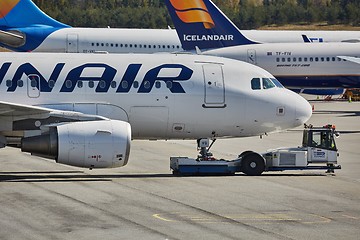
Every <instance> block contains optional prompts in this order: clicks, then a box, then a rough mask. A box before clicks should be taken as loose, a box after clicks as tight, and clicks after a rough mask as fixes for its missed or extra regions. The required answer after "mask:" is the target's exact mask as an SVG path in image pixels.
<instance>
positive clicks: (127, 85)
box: [121, 80, 129, 89]
mask: <svg viewBox="0 0 360 240" xmlns="http://www.w3.org/2000/svg"><path fill="white" fill-rule="evenodd" d="M128 87H129V83H128V81H126V80H125V81H122V82H121V88H123V89H127V88H128Z"/></svg>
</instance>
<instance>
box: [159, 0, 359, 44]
mask: <svg viewBox="0 0 360 240" xmlns="http://www.w3.org/2000/svg"><path fill="white" fill-rule="evenodd" d="M165 3H166V6H167V8H168V10H169V13H170V16H171V18H172V20H173V23H174V25H175V28H176V30H177V32H178V35H179V38H180V41H181V44H182V46H183V48H184V49H185V50H194V49H195V48H194V46H197V47H198V48H200V49H213V48H219V47H230V46H238V45H246V44H259V43H301V42H302V43H304V42H360V31H263V30H261V31H256V30H248V31H246V30H241V31H240V30H239V29H238V28H237V27H236V26H235V24H234V23H232V22H231V20H230V19H229V18H227V17H226V15H225V14H224V13H223V12H222V11H221V10H220V9H219V8H218V7H217V6H216V5H215V4H214V3H213V2H212V1H211V0H192V1H183V0H165Z"/></svg>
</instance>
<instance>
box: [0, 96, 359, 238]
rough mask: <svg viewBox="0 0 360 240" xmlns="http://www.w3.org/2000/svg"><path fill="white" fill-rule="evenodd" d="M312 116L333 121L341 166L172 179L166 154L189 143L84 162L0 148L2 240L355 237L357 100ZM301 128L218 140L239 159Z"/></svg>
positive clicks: (220, 151)
mask: <svg viewBox="0 0 360 240" xmlns="http://www.w3.org/2000/svg"><path fill="white" fill-rule="evenodd" d="M311 104H313V105H314V110H315V111H314V114H313V116H312V118H311V119H310V121H309V123H312V124H314V125H324V124H327V123H332V124H335V125H336V126H337V129H338V130H339V131H340V132H341V136H340V138H338V139H337V146H338V148H339V151H340V157H339V164H341V165H342V169H341V170H338V171H336V172H335V174H326V173H325V172H324V171H285V172H268V173H264V174H263V175H262V176H257V177H251V176H245V175H243V174H241V173H239V174H236V175H235V176H225V177H224V176H207V177H174V176H172V175H171V171H170V169H169V157H170V156H189V157H195V156H196V155H197V151H196V145H195V141H156V142H155V141H134V142H133V143H132V148H131V157H130V161H129V164H128V165H127V166H126V167H123V168H118V169H106V170H91V171H90V170H86V169H85V170H84V169H79V168H73V167H69V166H65V165H59V164H56V163H54V162H53V161H51V160H46V159H42V158H38V157H33V156H30V155H28V154H25V153H21V152H20V151H19V150H18V149H13V148H5V149H1V150H0V164H1V170H0V195H1V197H0V239H37V240H40V239H87V240H88V239H317V240H321V239H327V240H329V239H360V237H359V236H360V159H359V152H360V145H359V143H360V103H355V102H352V103H347V102H328V103H324V102H311ZM301 136H302V132H301V128H298V129H294V130H290V131H287V132H284V133H277V134H270V135H269V136H265V137H263V139H260V138H259V137H252V138H243V139H228V140H218V141H217V142H216V143H215V145H214V147H213V153H214V154H215V156H217V157H223V158H227V159H232V158H235V157H236V156H237V155H238V154H239V153H241V152H242V151H244V150H248V149H252V150H256V151H260V152H264V151H265V150H267V149H270V148H276V147H281V146H298V145H300V144H301Z"/></svg>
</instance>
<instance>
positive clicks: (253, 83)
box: [251, 78, 261, 90]
mask: <svg viewBox="0 0 360 240" xmlns="http://www.w3.org/2000/svg"><path fill="white" fill-rule="evenodd" d="M251 89H253V90H258V89H261V85H260V78H253V79H252V80H251Z"/></svg>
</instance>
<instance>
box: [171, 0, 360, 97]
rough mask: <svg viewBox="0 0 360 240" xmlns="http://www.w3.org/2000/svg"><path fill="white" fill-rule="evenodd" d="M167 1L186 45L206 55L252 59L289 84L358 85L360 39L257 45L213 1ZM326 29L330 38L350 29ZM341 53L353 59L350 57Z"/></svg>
mask: <svg viewBox="0 0 360 240" xmlns="http://www.w3.org/2000/svg"><path fill="white" fill-rule="evenodd" d="M185 3H186V4H185ZM166 4H167V6H168V9H169V12H170V15H171V17H172V19H173V22H174V24H175V27H176V30H177V31H178V35H179V37H180V41H181V42H182V45H183V46H184V48H185V49H188V50H190V49H195V48H197V47H198V48H200V49H204V51H203V52H202V54H206V55H215V56H222V57H228V58H232V59H237V60H242V61H246V62H249V63H252V64H254V65H257V66H259V67H261V68H264V69H266V70H267V71H269V72H270V73H271V74H273V75H274V76H275V77H276V78H277V79H278V80H279V81H280V82H281V83H282V84H283V85H284V86H285V87H287V88H290V89H292V88H296V89H298V88H300V89H301V88H310V89H314V88H359V87H360V68H359V62H357V61H356V59H357V57H358V56H360V43H321V44H319V43H314V44H304V43H263V44H258V43H257V42H254V41H253V40H250V39H248V38H247V37H246V36H245V35H243V34H242V31H240V30H239V29H237V28H236V26H235V25H234V24H233V23H232V22H231V21H230V20H229V19H228V18H227V17H226V16H225V15H224V14H223V13H222V12H221V11H220V10H219V9H218V8H217V7H216V6H215V5H214V4H213V3H212V2H211V1H210V0H204V1H203V2H202V1H178V0H166ZM194 9H195V10H194ZM179 10H182V11H179ZM200 13H201V14H203V15H200ZM196 16H198V18H196ZM200 16H201V17H200ZM189 19H190V20H189ZM297 33H298V32H294V33H293V34H290V35H289V38H292V39H294V38H293V37H296V36H297V37H300V35H299V34H297ZM326 33H327V35H326V36H328V38H331V39H333V40H335V39H337V40H338V41H340V40H341V37H343V36H346V37H345V38H347V37H349V36H347V34H349V32H345V33H344V32H342V31H340V32H326ZM288 34H289V32H288ZM353 34H355V35H357V34H358V32H353ZM280 35H281V34H280ZM280 35H277V34H276V36H280ZM259 36H260V35H259ZM294 41H295V40H294ZM340 56H348V57H352V58H353V59H348V60H347V61H346V58H344V57H340ZM336 92H338V90H336ZM317 93H318V94H319V91H317ZM328 93H329V90H326V94H328Z"/></svg>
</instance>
